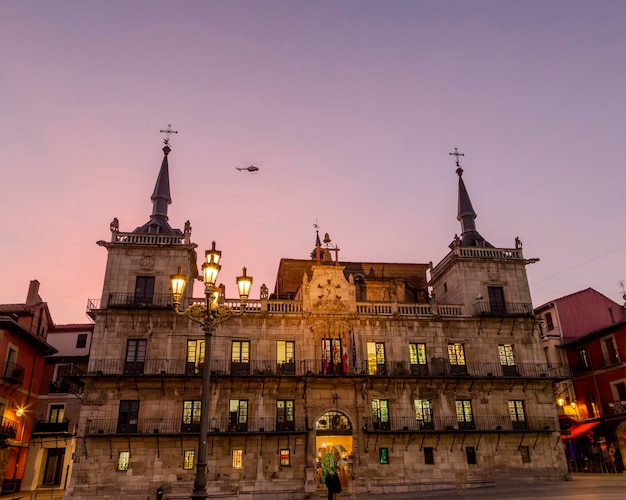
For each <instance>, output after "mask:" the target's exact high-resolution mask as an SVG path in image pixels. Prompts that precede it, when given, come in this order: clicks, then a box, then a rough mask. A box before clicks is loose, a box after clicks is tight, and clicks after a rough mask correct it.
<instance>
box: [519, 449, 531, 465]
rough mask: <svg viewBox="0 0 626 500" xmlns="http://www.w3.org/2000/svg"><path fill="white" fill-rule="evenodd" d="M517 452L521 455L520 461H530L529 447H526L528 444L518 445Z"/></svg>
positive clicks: (527, 462) (526, 462) (524, 462)
mask: <svg viewBox="0 0 626 500" xmlns="http://www.w3.org/2000/svg"><path fill="white" fill-rule="evenodd" d="M519 454H520V455H521V457H522V463H523V464H529V463H530V447H528V446H520V447H519Z"/></svg>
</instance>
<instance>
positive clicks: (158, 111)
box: [0, 0, 626, 323]
mask: <svg viewBox="0 0 626 500" xmlns="http://www.w3.org/2000/svg"><path fill="white" fill-rule="evenodd" d="M624 25H626V3H624V2H623V1H595V2H589V1H575V0H566V1H557V0H551V1H549V2H546V1H545V0H541V1H528V0H525V1H508V2H501V1H489V2H486V1H471V2H469V1H440V0H438V1H368V0H358V1H356V0H349V1H348V0H346V1H335V2H328V1H315V2H305V1H291V0H289V1H287V0H285V1H270V0H266V1H263V2H260V1H236V0H228V1H184V2H172V1H171V0H169V1H155V0H151V1H147V0H146V1H130V2H129V1H111V0H108V1H106V2H82V1H77V0H76V1H58V2H49V1H27V2H23V1H17V0H7V1H5V2H3V3H2V16H1V20H0V47H2V49H1V54H2V56H1V58H0V64H1V67H0V68H1V73H0V76H1V79H0V110H1V116H2V120H1V121H0V127H1V129H0V145H1V152H2V158H3V161H2V165H3V167H2V177H1V179H2V181H1V182H2V186H3V189H2V196H0V208H1V209H2V210H1V213H2V214H3V215H2V228H3V230H2V233H1V236H0V276H2V286H1V287H0V303H13V302H23V301H24V300H25V298H26V292H27V290H28V282H29V281H30V280H31V279H38V280H39V281H40V282H41V289H40V294H41V295H42V297H43V298H44V300H46V301H48V303H49V305H50V308H51V312H52V316H53V319H54V320H55V322H56V323H74V322H85V321H86V316H85V313H84V311H85V305H86V303H87V299H88V298H99V297H100V293H101V287H102V278H103V273H104V265H105V260H106V251H105V250H104V249H103V248H100V247H98V246H97V245H96V241H97V240H102V239H104V240H107V239H109V238H110V231H109V223H110V222H111V220H112V219H113V217H117V218H118V219H119V221H120V229H121V230H122V231H132V230H133V229H135V228H136V227H137V226H140V225H142V224H143V223H144V222H146V221H147V220H148V216H149V214H150V212H151V209H152V205H151V202H150V195H151V193H152V189H153V187H154V182H155V180H156V176H157V173H158V168H159V166H160V162H161V159H162V153H161V146H162V144H161V141H162V136H161V135H160V134H159V130H160V129H163V128H165V127H166V126H167V124H168V123H171V124H172V126H173V128H174V129H176V130H178V131H179V134H178V135H176V136H174V137H173V139H172V147H173V151H172V153H171V154H170V182H171V191H172V198H173V203H172V205H170V208H169V215H170V222H171V224H172V225H173V226H174V227H179V228H182V226H183V224H184V222H185V220H187V219H189V220H191V224H192V227H193V233H192V239H193V241H195V242H196V243H198V245H199V249H200V250H203V249H204V248H205V247H209V246H210V244H211V241H212V240H216V241H217V246H218V248H220V249H221V250H222V251H223V271H222V275H221V276H220V281H222V282H224V283H226V285H227V287H228V290H229V293H228V295H229V296H234V295H236V291H235V286H234V278H235V276H236V275H237V274H238V273H240V271H241V267H242V266H243V265H244V264H245V265H246V266H247V268H248V271H249V274H251V275H253V276H254V278H255V282H254V285H253V292H252V297H253V298H257V297H258V293H259V286H260V285H261V283H266V284H267V285H268V287H269V288H270V290H272V289H273V287H274V278H275V273H276V270H277V268H278V263H279V260H280V258H281V257H290V258H307V257H308V255H309V254H310V252H311V250H312V248H313V243H314V238H315V232H314V228H313V224H314V222H315V221H316V220H317V221H318V223H319V225H320V227H321V232H322V234H323V233H325V232H328V233H330V236H331V238H332V239H333V242H334V243H336V244H338V245H339V247H340V248H341V253H340V258H341V259H343V260H356V261H368V260H372V261H395V262H428V261H433V262H435V263H436V262H438V261H439V260H440V259H442V258H443V257H444V256H445V255H446V253H447V251H448V248H447V245H448V244H449V243H450V241H451V240H452V238H453V236H454V234H455V233H458V232H459V228H460V226H459V223H458V222H457V221H456V209H457V191H456V190H457V177H456V174H455V167H454V161H453V158H452V157H450V156H449V154H448V153H449V152H450V151H453V149H454V148H455V147H458V148H459V150H460V151H461V152H463V153H465V155H466V156H465V157H464V158H463V160H462V166H463V168H464V170H465V174H464V180H465V183H466V185H467V188H468V191H469V194H470V197H471V199H472V203H473V205H474V208H475V210H476V212H477V213H478V219H477V221H476V222H477V228H478V230H479V231H480V233H481V234H482V235H483V236H484V237H485V238H486V239H487V240H488V241H490V242H491V243H492V244H493V245H495V246H501V247H512V246H513V244H514V238H515V237H516V236H519V237H520V239H521V240H522V241H523V243H524V254H525V256H526V257H528V258H531V257H539V258H540V259H541V260H540V262H539V263H537V264H534V265H531V266H529V268H528V276H529V281H530V284H531V290H532V292H533V302H534V304H535V305H540V304H542V303H543V302H546V301H548V300H550V299H553V298H557V297H560V296H563V295H566V294H569V293H572V292H575V291H578V290H581V289H584V288H587V287H593V288H595V289H596V290H598V291H600V292H601V293H604V294H605V295H607V296H608V297H609V298H611V299H613V300H615V301H618V302H622V299H621V295H622V291H621V289H620V287H619V285H618V281H619V280H622V279H626V270H625V269H624V266H623V262H624V257H625V256H626V236H625V235H624V233H623V232H622V230H623V219H624V215H623V212H624V208H623V207H624V205H625V204H626V203H625V201H624V196H623V191H624V189H623V188H624V168H623V166H622V161H623V159H622V156H623V155H622V153H621V148H622V146H623V143H624V120H625V117H626V98H625V97H624V82H625V81H626V65H625V64H624V54H626V30H625V29H624ZM250 163H254V164H255V165H259V166H260V167H261V171H260V172H259V173H258V174H255V175H250V174H248V173H245V172H244V173H241V172H238V171H236V170H235V167H236V166H246V165H248V164H250ZM172 271H173V272H174V271H175V270H172Z"/></svg>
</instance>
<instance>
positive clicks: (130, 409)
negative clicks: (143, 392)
mask: <svg viewBox="0 0 626 500" xmlns="http://www.w3.org/2000/svg"><path fill="white" fill-rule="evenodd" d="M138 423H139V401H136V400H127V399H123V400H121V401H120V410H119V414H118V417H117V432H119V433H134V432H137V424H138Z"/></svg>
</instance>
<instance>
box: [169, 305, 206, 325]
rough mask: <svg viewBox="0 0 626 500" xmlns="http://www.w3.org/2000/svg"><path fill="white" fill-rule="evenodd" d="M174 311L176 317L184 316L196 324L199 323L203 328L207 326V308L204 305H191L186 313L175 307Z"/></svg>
mask: <svg viewBox="0 0 626 500" xmlns="http://www.w3.org/2000/svg"><path fill="white" fill-rule="evenodd" d="M173 309H174V313H176V316H184V317H185V318H188V319H190V320H191V321H193V322H194V323H198V324H200V325H202V326H205V324H206V323H207V314H206V306H204V305H203V304H191V305H190V306H189V307H188V308H187V309H185V310H184V311H180V310H179V309H178V308H177V307H176V306H174V308H173Z"/></svg>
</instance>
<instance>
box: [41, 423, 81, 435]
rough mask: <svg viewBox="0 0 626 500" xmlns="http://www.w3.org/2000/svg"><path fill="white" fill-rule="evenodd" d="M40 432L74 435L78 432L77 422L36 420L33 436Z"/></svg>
mask: <svg viewBox="0 0 626 500" xmlns="http://www.w3.org/2000/svg"><path fill="white" fill-rule="evenodd" d="M39 434H46V435H50V434H58V435H72V436H73V435H74V434H76V424H74V423H73V422H70V421H64V422H48V421H41V420H36V421H35V424H34V426H33V436H36V435H39Z"/></svg>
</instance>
